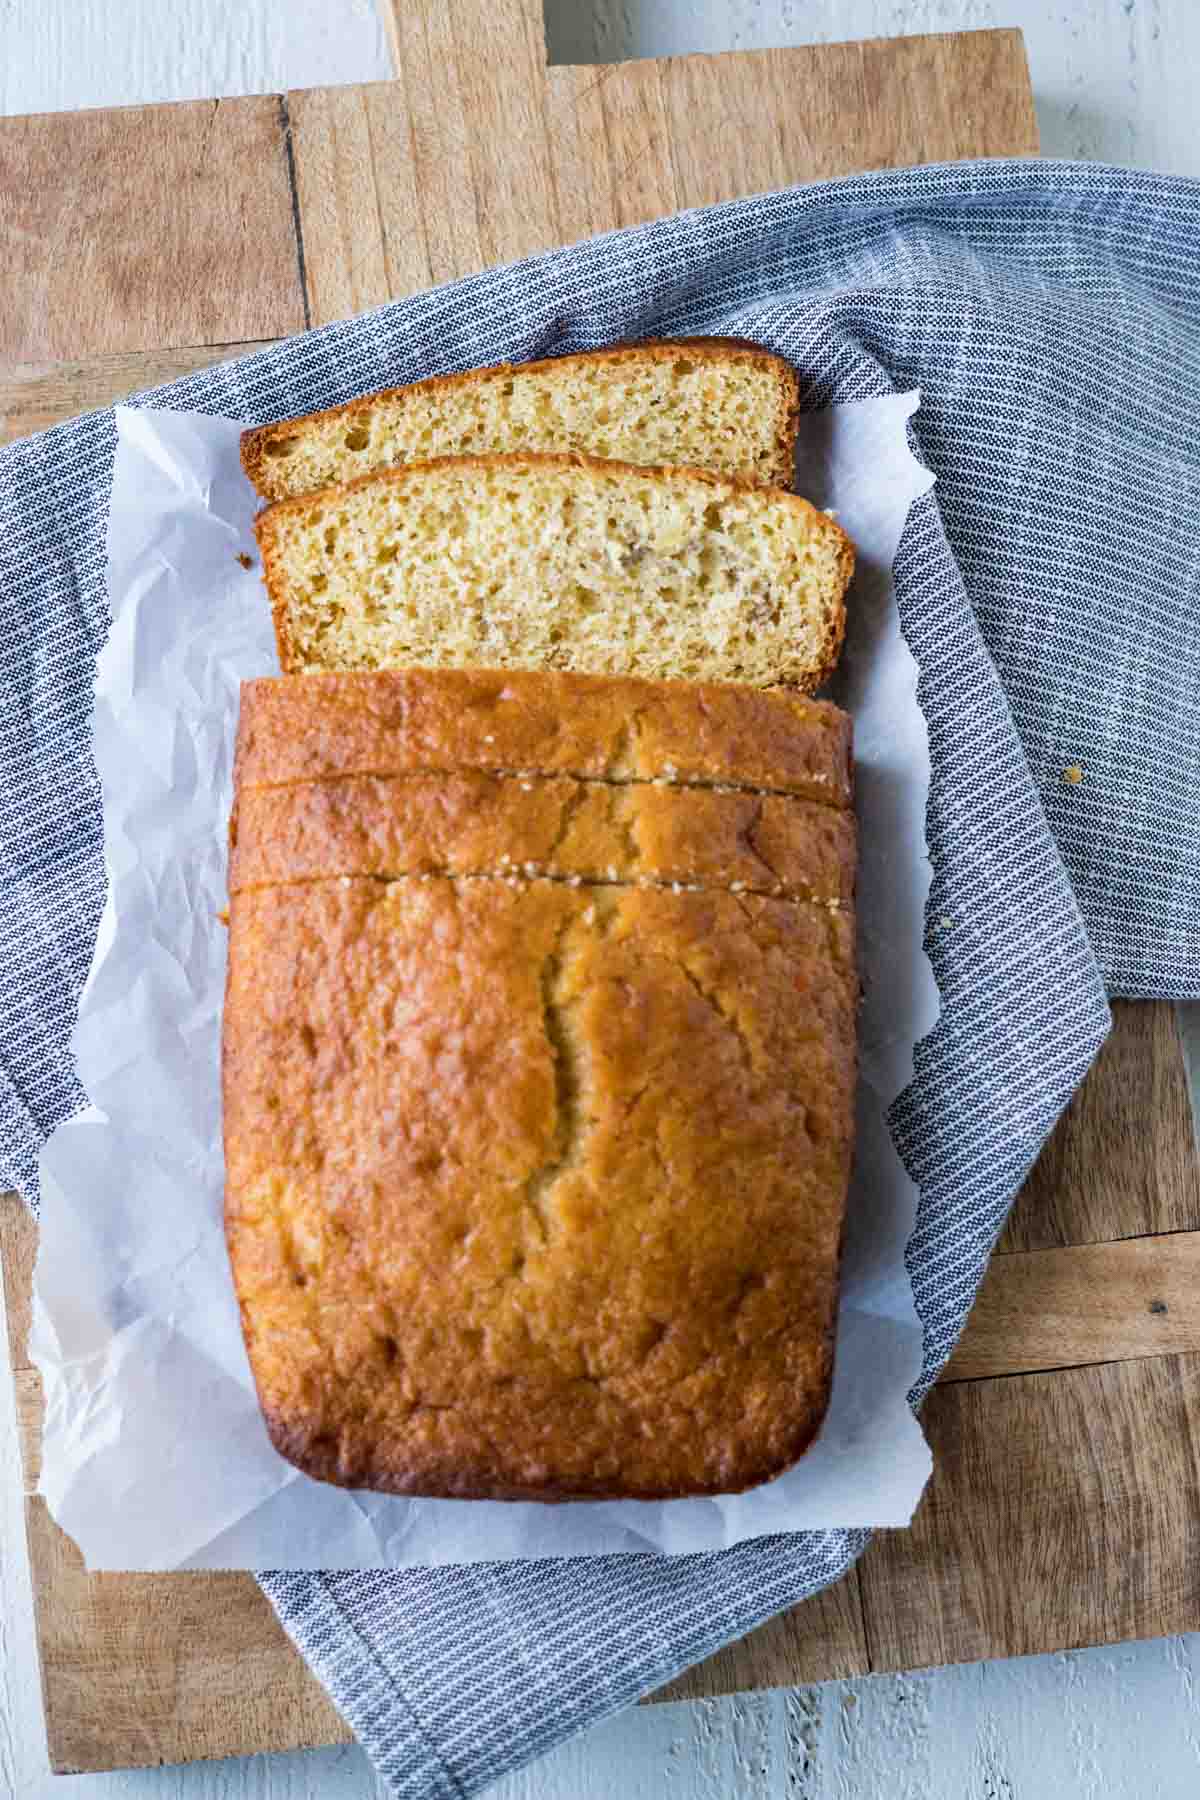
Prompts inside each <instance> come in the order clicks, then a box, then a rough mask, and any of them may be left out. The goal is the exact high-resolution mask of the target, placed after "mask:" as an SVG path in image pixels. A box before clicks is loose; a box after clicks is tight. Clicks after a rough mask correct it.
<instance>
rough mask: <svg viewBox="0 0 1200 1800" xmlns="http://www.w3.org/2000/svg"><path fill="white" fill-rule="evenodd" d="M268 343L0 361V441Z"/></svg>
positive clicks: (107, 403)
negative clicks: (54, 359) (65, 359)
mask: <svg viewBox="0 0 1200 1800" xmlns="http://www.w3.org/2000/svg"><path fill="white" fill-rule="evenodd" d="M263 347H264V346H263V345H262V344H206V345H201V346H200V347H199V348H196V349H180V350H125V351H120V352H117V353H116V354H114V355H112V356H96V357H87V358H82V359H72V360H71V361H69V362H46V363H11V364H7V365H6V364H5V363H4V362H3V361H0V444H8V443H11V442H12V441H13V439H14V438H22V437H31V436H32V435H33V433H34V432H35V431H46V430H48V429H49V427H50V426H51V425H57V424H58V423H59V422H60V421H61V420H63V419H71V418H74V417H75V416H76V414H78V413H84V412H92V411H93V410H94V409H95V408H96V407H101V406H112V405H113V404H114V402H115V401H118V400H123V399H124V398H125V397H126V395H128V394H132V393H136V392H138V391H139V390H141V389H145V388H152V387H158V386H159V385H160V384H161V383H163V382H167V381H175V380H176V379H177V378H178V377H179V376H182V375H192V374H194V373H195V372H196V370H197V369H207V368H208V367H209V366H210V365H211V364H212V363H217V362H226V361H228V360H229V359H230V358H232V357H235V356H244V355H246V354H247V353H248V352H249V351H251V350H261V349H262V348H263Z"/></svg>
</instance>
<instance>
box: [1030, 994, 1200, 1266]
mask: <svg viewBox="0 0 1200 1800" xmlns="http://www.w3.org/2000/svg"><path fill="white" fill-rule="evenodd" d="M1113 1024H1114V1029H1113V1033H1112V1036H1111V1037H1110V1038H1109V1040H1108V1042H1107V1044H1106V1045H1105V1046H1104V1048H1103V1050H1102V1051H1101V1052H1100V1055H1099V1057H1098V1058H1097V1060H1096V1063H1095V1065H1094V1067H1093V1068H1092V1070H1091V1071H1090V1073H1089V1075H1088V1077H1087V1080H1086V1081H1085V1082H1084V1083H1083V1085H1082V1086H1081V1087H1080V1089H1079V1091H1078V1092H1077V1093H1076V1095H1075V1097H1074V1099H1073V1100H1072V1101H1071V1103H1070V1105H1069V1106H1068V1107H1067V1110H1066V1112H1065V1113H1064V1114H1063V1116H1062V1118H1061V1119H1060V1120H1059V1123H1058V1125H1057V1127H1056V1129H1055V1131H1054V1133H1053V1135H1052V1136H1051V1138H1050V1139H1049V1141H1048V1142H1047V1144H1046V1147H1045V1149H1044V1150H1043V1152H1042V1155H1041V1157H1040V1158H1039V1160H1038V1162H1037V1164H1036V1165H1035V1167H1034V1169H1033V1171H1032V1173H1031V1174H1030V1177H1029V1179H1028V1181H1027V1182H1026V1183H1025V1186H1024V1188H1023V1189H1022V1191H1021V1193H1020V1195H1019V1196H1018V1198H1017V1200H1016V1203H1015V1204H1014V1207H1013V1211H1012V1215H1011V1217H1010V1219H1009V1222H1008V1225H1007V1226H1006V1228H1005V1231H1004V1233H1003V1235H1002V1237H1001V1239H1000V1243H999V1248H1000V1250H1002V1251H1004V1250H1041V1249H1045V1248H1048V1247H1050V1246H1052V1245H1056V1244H1057V1245H1062V1244H1095V1243H1105V1242H1108V1241H1109V1240H1111V1239H1113V1238H1123V1237H1141V1236H1152V1235H1154V1234H1156V1233H1159V1232H1166V1231H1195V1230H1197V1229H1200V1159H1198V1158H1197V1155H1196V1139H1195V1133H1194V1129H1193V1124H1192V1114H1191V1102H1190V1100H1189V1097H1188V1082H1187V1071H1186V1067H1185V1064H1184V1058H1183V1049H1182V1045H1181V1043H1180V1039H1179V1026H1178V1022H1177V1019H1176V1014H1175V1009H1174V1007H1173V1006H1171V1005H1170V1004H1169V1003H1168V1002H1167V1001H1136V1002H1135V1001H1130V1000H1117V1001H1114V1002H1113ZM1151 1126H1152V1127H1153V1128H1152V1129H1151Z"/></svg>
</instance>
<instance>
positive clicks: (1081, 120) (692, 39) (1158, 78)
mask: <svg viewBox="0 0 1200 1800" xmlns="http://www.w3.org/2000/svg"><path fill="white" fill-rule="evenodd" d="M546 13H547V34H548V38H549V44H550V51H551V57H552V60H554V61H570V62H587V61H594V60H605V61H608V60H613V59H615V58H618V57H622V56H630V55H633V56H637V55H664V54H668V53H670V52H673V51H684V50H727V49H750V48H757V47H763V46H768V45H772V44H788V43H815V42H822V41H830V40H835V39H842V38H855V37H873V36H887V35H891V34H900V33H905V32H921V31H945V30H952V29H956V28H969V27H972V26H979V27H982V26H990V25H1019V26H1021V27H1022V28H1023V30H1024V32H1025V36H1026V42H1027V45H1028V50H1029V59H1030V65H1031V68H1032V74H1033V84H1034V91H1035V94H1036V97H1037V102H1038V113H1039V119H1040V124H1041V132H1042V143H1043V148H1044V151H1045V153H1046V155H1048V156H1068V157H1081V156H1082V157H1095V158H1101V159H1103V160H1107V161H1112V162H1121V163H1127V164H1133V165H1137V166H1141V167H1148V168H1157V169H1160V170H1165V171H1171V172H1174V173H1177V174H1187V175H1197V176H1200V134H1198V133H1197V130H1196V122H1195V111H1196V95H1197V93H1198V92H1200V5H1196V4H1194V0H1058V4H1057V5H1056V6H1054V7H1048V6H1046V5H1045V4H1044V0H640V3H639V0H546ZM389 74H390V68H389V64H388V59H387V54H386V50H385V45H384V40H383V34H382V31H381V29H380V26H379V22H378V19H377V17H376V14H375V10H374V6H373V4H372V0H0V113H24V112H39V111H54V112H59V111H66V110H69V109H71V108H74V107H81V106H113V105H121V104H124V103H132V102H136V101H150V100H176V99H190V98H194V97H197V96H204V95H214V94H215V95H226V94H241V93H253V92H259V91H276V90H279V89H281V88H285V87H305V86H312V85H317V84H321V83H328V82H337V81H370V80H379V79H386V78H387V76H388V75H389ZM1188 1035H1189V1036H1190V1038H1191V1041H1192V1043H1193V1045H1194V1046H1195V1048H1196V1052H1197V1059H1196V1060H1197V1062H1198V1063H1200V1008H1197V1009H1192V1015H1191V1017H1190V1018H1189V1020H1188ZM2 1341H3V1332H2V1331H0V1342H2ZM19 1466H20V1465H19V1458H18V1454H17V1445H16V1433H15V1421H14V1417H13V1403H12V1394H11V1389H10V1384H9V1383H8V1382H7V1381H0V1800H7V1796H9V1795H12V1796H13V1797H14V1800H49V1797H50V1796H54V1797H55V1800H64V1797H65V1796H66V1794H67V1793H69V1792H70V1793H74V1792H75V1791H76V1790H78V1791H79V1792H80V1796H81V1800H133V1797H134V1796H135V1795H136V1796H143V1797H144V1800H183V1797H184V1796H187V1797H188V1800H310V1797H311V1796H320V1800H364V1797H366V1796H370V1795H373V1794H375V1793H376V1792H377V1791H378V1788H377V1784H376V1782H375V1780H374V1778H373V1776H372V1774H371V1770H370V1767H369V1765H368V1763H367V1760H366V1758H365V1757H364V1756H363V1755H362V1753H361V1752H360V1751H359V1750H357V1749H355V1748H348V1749H344V1750H331V1751H318V1752H314V1753H312V1754H310V1755H294V1756H277V1757H257V1758H253V1759H248V1760H245V1761H241V1762H229V1763H209V1764H193V1765H191V1766H190V1767H187V1768H182V1769H162V1770H141V1771H138V1772H136V1773H131V1774H114V1775H92V1776H79V1777H70V1778H62V1777H59V1778H54V1777H52V1776H50V1775H48V1774H47V1773H46V1772H45V1771H46V1756H45V1746H44V1742H43V1741H42V1731H41V1708H40V1702H39V1697H38V1689H37V1668H36V1661H35V1655H34V1647H33V1629H32V1617H31V1610H30V1594H29V1576H28V1569H27V1566H26V1562H25V1554H24V1524H23V1513H22V1508H21V1499H20V1491H19V1490H20V1481H19ZM493 1792H494V1793H495V1794H496V1796H497V1800H659V1797H660V1796H667V1797H669V1800H726V1797H728V1796H734V1795H736V1796H738V1797H739V1800H785V1797H786V1800H1043V1797H1045V1796H1054V1797H1055V1800H1101V1796H1103V1797H1104V1800H1143V1797H1146V1800H1149V1797H1150V1796H1153V1797H1154V1800H1196V1796H1197V1795H1200V1635H1197V1636H1191V1637H1187V1638H1172V1639H1165V1640H1161V1641H1159V1642H1155V1643H1149V1644H1126V1645H1122V1646H1120V1647H1119V1648H1116V1649H1111V1650H1095V1651H1081V1652H1076V1653H1072V1654H1069V1655H1062V1656H1053V1657H1038V1658H1033V1659H1029V1660H1025V1661H1019V1662H1009V1663H986V1664H978V1665H975V1666H973V1667H969V1668H958V1669H943V1670H937V1671H934V1672H930V1673H925V1674H918V1675H911V1676H895V1677H883V1676H877V1677H872V1678H869V1679H866V1680H859V1681H853V1682H843V1683H829V1684H827V1685H825V1686H822V1687H818V1688H807V1689H798V1690H792V1691H786V1692H778V1693H772V1694H759V1695H744V1696H738V1697H736V1698H732V1699H729V1700H721V1701H710V1702H704V1703H690V1704H681V1705H676V1706H656V1707H649V1708H643V1709H640V1710H639V1711H636V1712H633V1713H626V1714H623V1715H622V1716H621V1717H620V1718H617V1719H614V1720H610V1721H609V1722H608V1723H607V1724H604V1725H601V1726H599V1727H597V1728H596V1729H595V1730H594V1731H592V1732H591V1733H589V1734H588V1735H587V1736H586V1737H584V1738H582V1739H579V1740H576V1742H574V1743H573V1744H569V1745H566V1746H565V1747H564V1748H562V1749H561V1750H559V1751H558V1752H556V1753H555V1754H554V1755H553V1756H550V1757H548V1758H547V1759H546V1760H545V1761H544V1762H542V1763H540V1764H538V1765H537V1766H536V1767H535V1768H532V1769H530V1770H527V1771H525V1772H523V1773H522V1774H519V1775H516V1776H513V1777H511V1778H510V1779H509V1780H508V1781H506V1782H504V1783H502V1784H501V1785H500V1786H499V1787H498V1788H496V1789H495V1790H493Z"/></svg>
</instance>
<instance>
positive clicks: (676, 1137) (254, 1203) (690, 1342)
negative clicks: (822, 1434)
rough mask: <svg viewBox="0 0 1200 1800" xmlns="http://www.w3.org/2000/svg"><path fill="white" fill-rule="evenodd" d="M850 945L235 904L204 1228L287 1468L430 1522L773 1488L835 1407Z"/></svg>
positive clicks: (451, 904) (389, 897) (747, 910)
mask: <svg viewBox="0 0 1200 1800" xmlns="http://www.w3.org/2000/svg"><path fill="white" fill-rule="evenodd" d="M856 988H857V984H856V979H855V973H854V956H853V937H852V926H851V923H850V920H849V918H848V917H847V915H845V914H843V913H831V912H827V911H825V910H824V909H822V908H818V907H812V906H800V905H795V904H792V903H789V902H786V901H778V900H771V899H763V898H760V897H757V896H744V895H731V894H720V893H682V894H673V893H671V892H664V891H661V890H649V891H648V890H641V889H637V888H630V889H612V888H598V889H597V888H589V887H586V886H585V887H581V888H578V889H576V888H572V887H568V886H564V885H561V884H555V883H548V882H532V883H520V884H517V885H515V886H509V885H508V884H507V883H506V882H504V881H496V880H490V881H480V882H463V883H456V882H453V881H450V880H442V879H438V880H433V881H428V882H422V881H419V880H414V881H399V882H391V883H388V882H380V881H375V880H360V879H343V880H339V881H331V882H318V883H314V884H311V885H302V886H295V887H281V888H268V889H261V890H257V891H254V892H250V893H243V894H240V895H238V896H236V897H235V899H234V901H233V907H232V920H231V936H230V960H229V982H228V996H227V1005H226V1026H225V1044H224V1104H225V1133H226V1155H227V1165H228V1188H227V1214H226V1219H227V1230H228V1236H229V1243H230V1250H231V1256H232V1262H233V1268H234V1272H235V1280H236V1285H237V1290H238V1298H239V1301H240V1304H241V1308H242V1315H243V1322H244V1328H245V1332H246V1337H247V1343H248V1347H249V1351H250V1357H251V1363H252V1367H253V1370H254V1374H255V1379H256V1382H257V1384H258V1389H259V1394H260V1398H261V1401H262V1405H263V1410H264V1414H265V1417H266V1419H267V1421H268V1425H269V1428H270V1430H271V1433H272V1436H273V1438H274V1441H275V1443H276V1445H277V1446H278V1448H279V1449H280V1451H281V1452H282V1453H283V1454H284V1455H285V1456H287V1457H289V1458H290V1459H291V1460H293V1461H294V1462H296V1463H297V1464H298V1465H299V1466H300V1467H301V1468H304V1469H306V1470H307V1471H308V1472H309V1473H310V1474H312V1475H315V1476H317V1477H318V1478H319V1479H323V1480H331V1481H336V1482H339V1483H342V1484H345V1485H349V1486H369V1487H373V1488H376V1489H380V1490H384V1491H389V1492H395V1493H420V1494H432V1495H448V1496H452V1497H460V1498H468V1497H493V1498H496V1497H503V1498H516V1497H526V1498H536V1499H549V1498H564V1497H570V1496H578V1497H594V1498H600V1497H605V1496H629V1497H641V1498H647V1499H650V1498H667V1497H672V1496H676V1495H684V1494H704V1493H729V1492H735V1491H737V1490H739V1489H742V1488H745V1487H748V1486H751V1485H753V1484H755V1483H757V1482H759V1481H762V1480H765V1479H767V1478H768V1477H770V1476H772V1475H775V1474H777V1473H779V1472H780V1471H781V1470H783V1469H784V1468H786V1467H787V1466H788V1465H789V1464H790V1463H791V1462H792V1461H794V1460H795V1458H796V1457H797V1456H798V1455H799V1454H800V1453H801V1452H802V1451H803V1449H804V1448H805V1447H806V1446H807V1444H808V1443H809V1442H810V1441H811V1439H812V1438H813V1436H814V1435H815V1433H816V1431H817V1430H818V1428H819V1425H820V1421H821V1418H822V1416H823V1414H824V1411H825V1407H826V1404H827V1399H828V1391H829V1380H830V1346H831V1336H832V1330H833V1323H834V1313H835V1306H836V1269H837V1260H838V1250H839V1242H840V1236H841V1222H842V1209H843V1203H844V1196H845V1190H846V1183H847V1176H848V1171H849V1161H850V1136H851V1123H850V1122H851V1116H852V1097H853V1083H854V1051H853V1042H854V1010H855V1001H856Z"/></svg>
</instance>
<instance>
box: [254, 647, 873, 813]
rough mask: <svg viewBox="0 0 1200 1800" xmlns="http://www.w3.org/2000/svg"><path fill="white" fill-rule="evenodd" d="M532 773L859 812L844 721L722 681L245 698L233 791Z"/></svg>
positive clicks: (439, 684) (832, 710)
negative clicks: (733, 792)
mask: <svg viewBox="0 0 1200 1800" xmlns="http://www.w3.org/2000/svg"><path fill="white" fill-rule="evenodd" d="M466 770H480V771H490V772H492V773H502V772H504V771H506V770H507V771H516V772H518V773H519V772H522V771H531V770H532V771H536V772H538V773H541V774H546V775H575V776H589V777H595V778H609V779H613V780H619V781H653V780H656V779H660V778H664V777H665V778H667V779H668V780H670V781H679V782H695V783H698V784H713V783H716V784H725V785H732V786H736V787H739V788H751V789H766V790H776V791H779V792H781V793H792V794H796V795H798V796H800V797H801V798H803V799H808V800H814V801H816V802H818V803H819V804H824V805H829V806H833V807H839V808H845V807H848V806H849V805H850V802H851V767H850V720H849V718H848V717H847V715H846V714H845V713H843V712H841V711H840V710H839V709H838V708H837V707H836V706H831V705H830V704H829V703H828V702H826V701H822V700H809V699H807V698H804V697H801V696H800V695H797V694H794V693H791V692H783V691H779V690H772V689H763V688H752V687H744V686H738V685H736V684H734V683H722V682H684V681H678V682H674V681H672V682H663V681H645V680H641V679H639V678H637V677H634V676H617V675H582V674H571V673H567V672H565V671H557V670H556V671H543V670H529V669H505V670H488V669H394V670H386V671H381V672H359V673H349V674H326V675H305V676H303V677H300V678H293V679H284V680H279V679H271V678H266V679H263V680H259V681H249V682H246V683H245V684H244V686H243V688H242V703H241V716H240V719H239V722H238V737H237V755H236V767H235V782H236V785H237V788H238V790H239V791H241V790H244V789H245V788H247V787H259V786H274V785H278V784H281V783H284V782H292V781H313V780H327V779H330V778H332V777H337V776H344V775H399V774H412V773H419V772H421V771H428V772H437V771H466Z"/></svg>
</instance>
